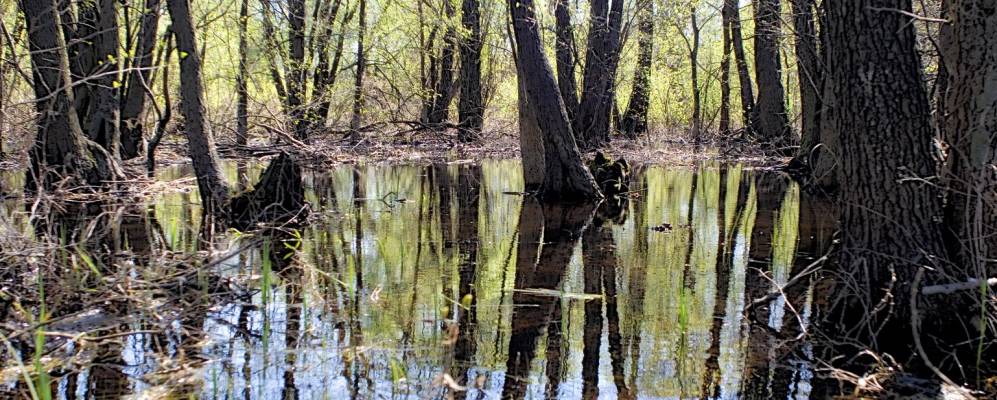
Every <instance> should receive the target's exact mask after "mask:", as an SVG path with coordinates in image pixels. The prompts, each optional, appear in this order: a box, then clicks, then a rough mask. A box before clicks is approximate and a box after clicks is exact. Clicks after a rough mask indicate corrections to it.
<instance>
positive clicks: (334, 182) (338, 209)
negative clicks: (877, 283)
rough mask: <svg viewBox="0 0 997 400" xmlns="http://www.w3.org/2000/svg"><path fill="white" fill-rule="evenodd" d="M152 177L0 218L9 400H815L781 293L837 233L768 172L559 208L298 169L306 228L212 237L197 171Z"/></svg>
mask: <svg viewBox="0 0 997 400" xmlns="http://www.w3.org/2000/svg"><path fill="white" fill-rule="evenodd" d="M261 168H262V166H261V165H254V164H251V165H250V166H248V167H247V166H245V165H236V164H235V163H228V164H226V169H225V170H226V173H227V175H228V178H229V180H230V181H231V182H236V181H238V180H239V179H238V178H237V176H239V175H240V174H241V176H250V177H252V176H256V175H258V174H259V172H260V170H261ZM22 179H23V178H21V177H19V176H18V175H17V174H7V175H4V176H3V181H2V184H3V187H4V189H5V190H10V189H9V188H11V187H19V186H18V185H23V180H22ZM157 180H158V181H159V182H161V183H158V184H157V185H159V186H158V187H157V188H156V190H157V191H158V194H156V195H154V196H153V197H152V200H149V201H148V202H147V203H145V204H131V205H128V206H121V205H116V206H115V205H106V206H97V207H96V208H97V211H96V212H95V211H94V210H93V209H94V208H95V207H90V210H89V211H88V212H86V213H80V212H76V211H72V210H70V211H63V212H61V213H56V214H59V215H61V216H60V217H51V216H47V217H45V218H42V217H40V214H44V213H40V212H39V211H38V209H39V207H34V206H33V205H32V204H28V205H27V206H26V205H25V200H24V199H23V198H20V197H8V198H7V199H6V200H4V201H3V203H0V205H2V207H0V236H3V240H2V241H0V245H2V246H4V248H3V252H2V255H3V258H2V259H0V267H2V268H3V269H4V270H6V272H2V273H0V278H2V281H0V283H2V285H3V286H2V288H0V290H2V291H0V295H2V296H0V302H2V304H0V306H2V309H0V313H2V315H0V317H2V319H0V320H2V321H4V322H3V323H4V325H2V326H0V333H2V334H3V335H4V339H5V340H4V342H5V343H4V347H5V349H4V350H3V352H2V354H3V359H2V360H3V361H2V362H3V367H4V368H3V371H2V374H0V379H2V381H0V397H4V398H7V397H18V398H30V397H32V393H34V394H35V395H37V396H38V397H46V396H45V395H47V394H50V395H51V397H52V398H56V399H92V398H99V399H102V398H120V397H134V398H209V399H214V398H218V399H279V398H298V399H341V398H362V399H380V398H469V399H498V398H517V399H518V398H563V399H577V398H607V399H612V398H637V397H639V398H768V397H778V398H787V397H793V398H807V397H810V396H811V395H813V396H818V395H819V394H818V393H815V392H813V390H815V389H814V388H816V387H819V385H815V380H816V377H815V372H816V369H817V368H818V366H817V365H816V363H815V362H814V361H810V360H808V358H810V357H809V356H810V355H809V350H808V349H809V347H808V345H807V344H806V343H803V344H802V345H798V346H792V347H793V348H794V349H795V350H792V351H790V350H788V349H787V346H782V344H783V342H784V341H786V340H787V339H786V338H787V337H788V338H789V339H790V340H791V339H792V338H794V337H796V336H797V335H798V333H799V332H801V327H802V329H805V328H806V325H807V323H808V318H809V316H810V312H811V308H812V305H813V302H814V301H815V299H814V298H813V297H814V296H813V292H814V290H813V288H812V287H811V286H808V285H806V284H798V285H794V286H792V287H791V288H789V289H787V290H786V291H785V292H784V293H783V292H780V291H778V290H776V289H775V288H777V287H778V286H776V285H782V284H785V283H786V282H787V281H788V280H789V279H790V278H791V277H793V276H794V275H795V274H796V273H797V272H798V271H800V270H802V269H804V268H806V267H807V266H808V265H809V264H811V263H812V262H813V261H814V259H816V258H818V257H820V256H822V255H823V254H824V253H825V252H826V251H827V248H828V246H829V245H830V242H831V233H832V230H833V219H832V215H833V213H832V212H831V209H830V208H829V207H828V206H827V205H824V204H822V203H820V202H818V201H817V200H815V199H811V198H810V197H809V196H808V195H806V194H805V193H801V191H800V189H799V187H798V186H797V185H796V184H795V183H792V182H790V181H789V180H788V179H786V178H784V177H782V176H779V175H778V174H776V173H773V172H766V171H755V170H749V169H745V168H742V167H740V166H727V165H718V164H707V165H700V166H699V167H697V168H693V167H658V166H647V167H639V168H637V169H636V170H635V171H633V180H632V183H631V186H630V189H631V191H632V195H631V196H630V198H629V200H628V201H625V202H620V203H613V204H610V203H608V202H605V203H603V204H601V205H600V206H599V207H594V206H587V207H572V208H568V207H551V206H542V205H540V204H538V203H537V202H536V201H535V200H533V199H531V198H529V197H524V196H522V195H520V194H518V193H516V192H520V191H521V190H522V178H521V176H520V168H519V163H518V161H515V160H503V161H486V162H483V163H481V164H480V165H475V164H451V165H447V164H436V165H429V166H427V165H422V166H418V165H386V164H368V165H363V166H352V165H344V166H339V167H335V168H333V169H332V170H328V171H309V170H306V173H305V187H306V198H307V200H308V201H309V203H310V206H311V210H310V215H309V217H308V223H307V224H303V225H300V226H297V227H286V228H283V229H275V230H270V231H268V232H265V233H263V232H257V233H239V232H234V231H228V232H215V233H214V234H212V235H210V236H211V240H210V241H205V240H203V239H199V238H203V237H204V236H202V235H201V234H199V233H200V232H201V231H202V229H201V215H200V210H199V206H198V204H197V202H198V196H197V193H196V191H192V190H190V187H192V186H193V182H192V180H191V178H190V171H189V168H187V167H174V168H170V169H165V170H163V171H161V172H160V173H159V174H158V176H157ZM241 183H242V185H243V187H246V186H247V185H249V184H251V183H252V181H251V180H250V181H249V182H246V181H245V179H244V180H243V182H241ZM184 188H186V189H187V190H184ZM118 203H128V201H127V200H121V201H119V202H118ZM32 210H34V211H33V212H32ZM45 215H48V214H45ZM83 215H86V216H85V217H84V216H83ZM46 243H47V244H46ZM53 271H56V272H53ZM761 272H764V274H762V273H761ZM770 293H779V295H777V296H772V300H771V301H767V302H765V304H762V305H761V306H760V307H750V305H751V303H752V302H753V301H754V299H759V298H762V297H765V296H766V295H767V294H770ZM818 300H819V299H818ZM749 308H753V309H754V311H753V312H748V309H749ZM752 320H753V321H755V323H751V321H752ZM43 322H44V323H43ZM8 343H9V345H8ZM39 343H44V345H43V346H42V347H41V349H42V350H39V346H38V344H39ZM43 371H44V372H43ZM39 372H42V373H39ZM26 377H30V380H29V379H27V378H26ZM28 381H30V382H31V383H30V384H29V383H27V382H28ZM818 397H819V396H818Z"/></svg>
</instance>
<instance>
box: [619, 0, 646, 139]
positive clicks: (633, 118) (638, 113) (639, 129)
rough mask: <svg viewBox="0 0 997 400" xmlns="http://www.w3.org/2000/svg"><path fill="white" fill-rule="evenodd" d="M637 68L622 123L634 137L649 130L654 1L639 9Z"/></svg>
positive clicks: (625, 132) (626, 131)
mask: <svg viewBox="0 0 997 400" xmlns="http://www.w3.org/2000/svg"><path fill="white" fill-rule="evenodd" d="M637 12H638V13H639V14H638V15H637V29H638V31H639V32H638V34H639V35H640V39H638V40H637V48H638V49H637V51H638V54H637V69H635V70H634V84H633V91H632V92H631V94H630V103H629V104H628V105H627V111H626V113H625V114H624V115H623V121H622V123H621V124H620V125H621V127H622V129H621V130H622V131H623V134H624V135H627V137H629V138H631V139H634V138H636V137H637V136H638V135H640V134H643V133H645V132H647V109H648V106H649V105H650V97H651V61H652V59H651V57H652V56H653V55H654V2H651V1H648V2H645V4H644V5H643V6H642V7H641V8H640V9H639V10H638V11H637Z"/></svg>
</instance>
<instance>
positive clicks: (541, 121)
mask: <svg viewBox="0 0 997 400" xmlns="http://www.w3.org/2000/svg"><path fill="white" fill-rule="evenodd" d="M509 10H510V11H509V12H510V13H511V14H512V24H513V30H514V32H515V38H516V50H517V52H516V53H517V55H518V57H519V64H520V71H521V73H520V74H519V78H521V79H523V82H524V86H525V89H526V94H527V100H528V101H529V103H530V104H532V105H533V110H534V112H535V115H536V117H537V124H538V125H539V126H540V131H541V132H543V144H544V145H543V148H544V183H543V187H542V193H541V194H542V196H543V197H544V198H545V199H547V200H560V201H569V202H570V201H583V200H590V199H597V198H601V197H602V194H601V193H600V192H599V189H598V187H597V186H596V183H595V179H593V178H592V174H591V173H589V171H588V170H587V169H585V165H584V163H583V162H582V156H581V153H580V152H579V151H578V146H577V145H576V144H575V137H574V135H573V134H572V132H571V124H570V123H569V122H568V114H567V112H566V111H565V109H564V102H563V101H562V100H561V96H560V94H559V93H558V89H557V82H556V81H555V80H554V71H552V70H551V68H550V64H548V63H547V58H546V56H544V50H543V44H542V43H541V42H540V30H539V26H538V25H539V24H538V22H537V19H536V13H535V12H534V10H533V1H532V0H524V1H519V0H509ZM523 150H524V153H525V152H527V151H537V150H538V149H535V148H529V149H523Z"/></svg>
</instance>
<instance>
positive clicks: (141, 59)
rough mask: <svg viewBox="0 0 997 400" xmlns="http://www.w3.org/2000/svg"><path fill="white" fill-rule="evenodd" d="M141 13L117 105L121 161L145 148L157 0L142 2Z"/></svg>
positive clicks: (158, 8)
mask: <svg viewBox="0 0 997 400" xmlns="http://www.w3.org/2000/svg"><path fill="white" fill-rule="evenodd" d="M144 11H145V12H144V13H142V24H141V26H139V31H138V45H137V46H136V54H135V57H134V61H133V62H132V66H131V68H132V70H131V72H129V76H128V87H127V88H126V89H125V98H124V101H123V102H122V105H121V122H120V127H121V158H122V159H125V160H127V159H131V158H135V157H138V156H139V154H141V153H142V150H143V149H144V148H145V146H144V145H143V144H144V143H145V139H144V137H143V134H144V131H145V124H144V120H145V110H146V100H147V99H148V93H149V92H151V91H152V74H153V71H152V61H153V60H152V59H153V53H154V52H155V49H156V34H157V33H158V28H159V13H160V0H146V1H145V10H144Z"/></svg>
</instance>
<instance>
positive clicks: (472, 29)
mask: <svg viewBox="0 0 997 400" xmlns="http://www.w3.org/2000/svg"><path fill="white" fill-rule="evenodd" d="M461 15H462V16H461V23H462V25H463V27H464V31H465V34H464V35H463V36H464V37H463V39H462V40H461V41H460V101H459V102H458V103H457V115H458V118H459V120H460V130H459V131H458V132H457V139H458V140H459V141H461V142H463V143H469V142H473V141H475V140H478V137H479V136H480V135H481V126H482V124H484V112H485V110H484V106H483V105H482V98H481V11H480V5H479V4H478V0H464V3H463V6H462V7H461Z"/></svg>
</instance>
